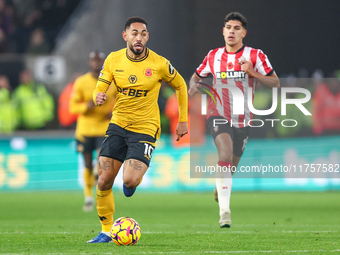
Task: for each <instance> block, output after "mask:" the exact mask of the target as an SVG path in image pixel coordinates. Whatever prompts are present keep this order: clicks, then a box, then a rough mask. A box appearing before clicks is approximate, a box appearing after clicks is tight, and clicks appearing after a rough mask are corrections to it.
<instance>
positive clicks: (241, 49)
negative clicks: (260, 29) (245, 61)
mask: <svg viewBox="0 0 340 255" xmlns="http://www.w3.org/2000/svg"><path fill="white" fill-rule="evenodd" d="M244 47H246V46H245V45H243V46H242V47H241V49H239V50H238V51H236V52H228V51H227V48H225V52H227V53H228V54H236V53H239V52H240V51H242V50H243V49H244Z"/></svg>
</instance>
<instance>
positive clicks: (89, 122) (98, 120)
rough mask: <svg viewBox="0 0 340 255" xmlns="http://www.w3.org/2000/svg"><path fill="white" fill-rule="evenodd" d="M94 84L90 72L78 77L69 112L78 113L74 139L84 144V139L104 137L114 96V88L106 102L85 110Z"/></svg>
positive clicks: (108, 94) (95, 80) (90, 98)
mask: <svg viewBox="0 0 340 255" xmlns="http://www.w3.org/2000/svg"><path fill="white" fill-rule="evenodd" d="M96 84H97V78H94V77H93V76H92V74H91V73H90V72H88V73H86V74H84V75H82V76H80V77H79V78H78V79H76V81H75V83H74V87H73V92H72V95H71V99H70V112H72V113H79V117H78V119H77V127H76V133H75V137H76V139H77V140H79V141H81V142H85V137H104V135H105V132H106V129H107V127H108V125H109V123H110V118H109V116H110V113H111V110H112V107H113V104H114V96H115V90H114V88H111V89H110V90H109V91H108V92H107V100H106V102H105V103H104V104H103V105H102V106H101V107H93V108H91V109H89V110H88V109H87V103H88V102H89V101H90V100H92V94H93V90H94V89H95V87H96ZM97 148H98V147H97Z"/></svg>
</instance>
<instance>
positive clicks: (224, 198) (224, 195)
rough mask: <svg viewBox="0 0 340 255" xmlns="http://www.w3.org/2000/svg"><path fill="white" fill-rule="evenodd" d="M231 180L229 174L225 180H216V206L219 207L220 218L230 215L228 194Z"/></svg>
mask: <svg viewBox="0 0 340 255" xmlns="http://www.w3.org/2000/svg"><path fill="white" fill-rule="evenodd" d="M232 184H233V179H232V178H231V173H230V172H229V174H228V175H227V178H216V189H217V194H218V205H219V206H220V216H222V215H224V214H225V213H230V194H231V187H232Z"/></svg>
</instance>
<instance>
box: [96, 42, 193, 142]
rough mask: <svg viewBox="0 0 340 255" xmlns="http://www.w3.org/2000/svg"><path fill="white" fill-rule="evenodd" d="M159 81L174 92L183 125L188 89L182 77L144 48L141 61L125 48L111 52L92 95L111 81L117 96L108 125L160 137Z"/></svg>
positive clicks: (167, 63)
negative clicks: (129, 53)
mask: <svg viewBox="0 0 340 255" xmlns="http://www.w3.org/2000/svg"><path fill="white" fill-rule="evenodd" d="M162 80H163V81H164V82H167V83H169V84H170V85H171V86H172V87H173V88H174V89H175V90H176V93H177V97H178V102H179V121H180V122H186V121H187V117H188V116H187V115H188V95H187V87H186V83H185V81H184V79H183V77H182V76H181V75H180V74H179V73H178V72H177V70H176V69H175V68H174V67H173V66H172V65H171V63H170V62H169V61H168V60H167V59H165V58H164V57H162V56H160V55H158V54H157V53H155V52H153V51H151V50H150V49H146V55H145V56H144V57H143V58H141V59H132V58H130V57H129V56H128V55H127V49H126V48H125V49H122V50H119V51H116V52H112V53H111V54H110V55H109V56H108V57H107V58H106V60H105V63H104V66H103V69H102V71H101V73H100V75H99V78H98V82H97V86H96V89H95V91H94V93H93V99H94V101H95V98H96V95H97V93H98V92H104V93H106V91H107V89H108V88H109V86H110V84H111V82H112V83H113V84H114V85H115V86H116V89H117V95H116V102H115V106H114V108H113V111H112V119H111V123H114V124H116V125H118V126H120V127H122V128H124V129H126V130H129V131H132V132H136V133H142V134H146V135H150V136H151V137H154V138H156V139H158V138H159V136H160V114H159V107H158V102H157V101H158V95H159V90H160V87H161V83H162Z"/></svg>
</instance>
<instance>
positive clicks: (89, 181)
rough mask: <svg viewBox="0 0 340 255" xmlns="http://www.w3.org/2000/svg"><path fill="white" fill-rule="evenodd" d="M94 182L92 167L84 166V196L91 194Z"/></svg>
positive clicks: (90, 195)
mask: <svg viewBox="0 0 340 255" xmlns="http://www.w3.org/2000/svg"><path fill="white" fill-rule="evenodd" d="M95 183H96V180H95V177H94V174H93V171H92V169H89V168H87V167H86V168H85V171H84V195H85V197H92V196H93V187H94V185H95Z"/></svg>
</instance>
